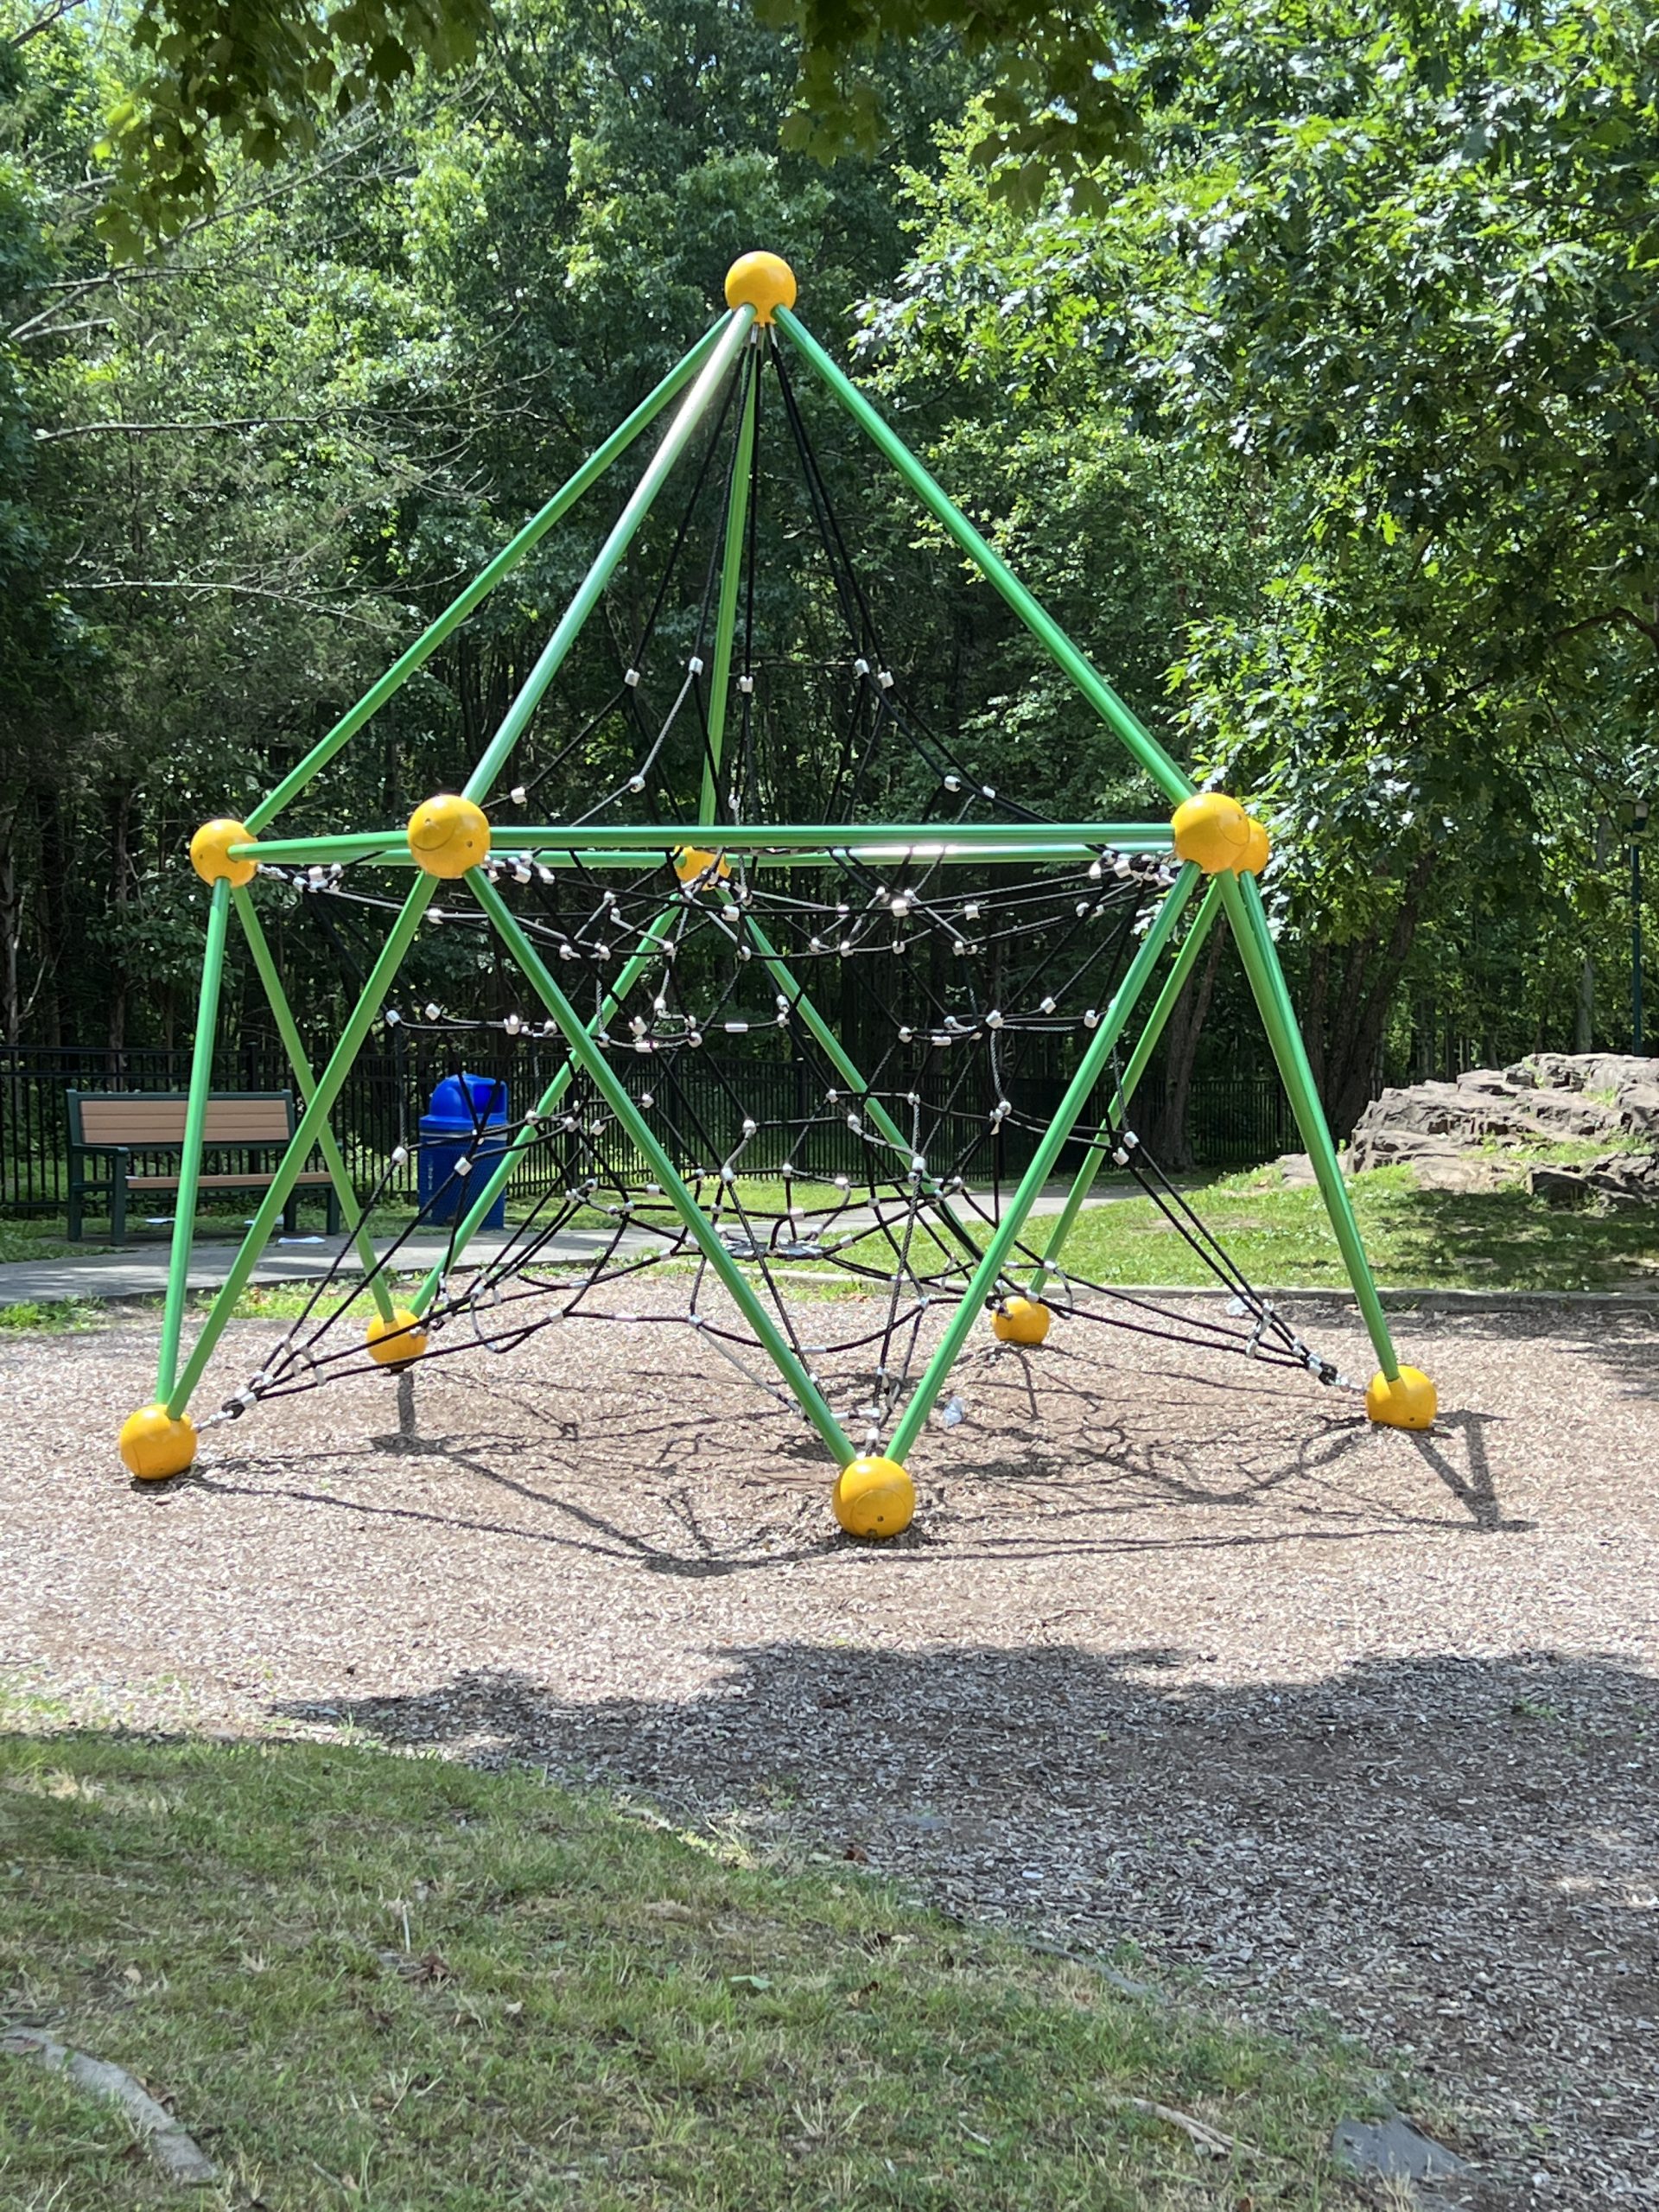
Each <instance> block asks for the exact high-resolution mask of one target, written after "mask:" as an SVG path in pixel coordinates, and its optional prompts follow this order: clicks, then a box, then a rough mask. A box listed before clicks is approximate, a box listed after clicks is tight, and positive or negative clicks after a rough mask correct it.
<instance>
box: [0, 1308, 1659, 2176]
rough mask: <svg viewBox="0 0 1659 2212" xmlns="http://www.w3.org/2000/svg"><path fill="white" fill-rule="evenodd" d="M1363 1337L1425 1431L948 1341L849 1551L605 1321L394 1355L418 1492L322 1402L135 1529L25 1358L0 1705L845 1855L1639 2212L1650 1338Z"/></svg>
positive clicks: (1449, 1326) (1095, 1339) (1654, 2137)
mask: <svg viewBox="0 0 1659 2212" xmlns="http://www.w3.org/2000/svg"><path fill="white" fill-rule="evenodd" d="M673 1296H674V1294H673V1292H672V1290H671V1288H669V1287H658V1290H657V1291H656V1292H654V1293H653V1294H652V1298H651V1299H649V1300H641V1301H640V1302H639V1306H638V1311H639V1313H641V1315H642V1316H643V1315H645V1314H648V1313H651V1312H652V1311H653V1310H655V1307H654V1306H653V1303H652V1301H653V1300H656V1301H658V1302H662V1303H666V1302H668V1301H670V1300H672V1298H673ZM829 1310H830V1309H826V1311H829ZM1195 1310H1197V1309H1195ZM1206 1310H1209V1311H1211V1312H1213V1308H1210V1309H1206ZM849 1311H855V1309H849V1307H848V1306H845V1305H844V1304H842V1305H838V1306H836V1307H834V1308H833V1314H834V1325H835V1326H836V1329H837V1330H839V1329H841V1328H842V1325H843V1324H844V1322H845V1320H846V1318H847V1316H848V1314H849ZM1306 1327H1307V1333H1308V1334H1309V1335H1310V1337H1311V1338H1313V1341H1314V1343H1315V1344H1318V1345H1319V1348H1320V1349H1322V1350H1325V1351H1329V1352H1331V1353H1332V1354H1333V1355H1334V1356H1335V1357H1338V1359H1339V1360H1341V1361H1342V1362H1343V1363H1344V1365H1346V1366H1347V1367H1348V1369H1349V1370H1350V1371H1351V1372H1354V1373H1359V1374H1363V1373H1365V1372H1368V1371H1369V1366H1370V1362H1369V1361H1368V1359H1367V1358H1366V1357H1365V1354H1364V1348H1363V1339H1362V1338H1361V1337H1360V1335H1359V1332H1357V1328H1356V1326H1355V1325H1354V1324H1353V1322H1352V1321H1351V1319H1345V1318H1342V1317H1332V1318H1330V1319H1325V1320H1323V1321H1318V1322H1309V1323H1308V1324H1307V1325H1306ZM276 1334H277V1332H276V1331H275V1330H274V1329H273V1328H272V1326H271V1325H270V1324H255V1323H246V1324H238V1325H236V1327H235V1328H233V1329H232V1332H230V1335H229V1337H228V1338H227V1340H226V1347H225V1349H224V1351H223V1352H222V1354H221V1357H220V1360H219V1367H218V1370H217V1374H218V1376H219V1378H220V1379H221V1380H222V1383H223V1384H224V1386H225V1387H226V1388H231V1387H234V1386H235V1385H236V1384H237V1383H239V1382H241V1381H242V1380H244V1379H245V1376H247V1375H248V1374H250V1373H251V1371H252V1370H253V1369H254V1368H255V1367H256V1366H257V1364H258V1362H259V1359H260V1357H261V1356H262V1354H263V1352H264V1350H265V1349H266V1348H267V1347H268V1346H269V1345H270V1344H271V1343H272V1342H274V1341H275V1338H276ZM1400 1335H1401V1339H1402V1354H1403V1356H1404V1357H1408V1358H1410V1359H1413V1360H1414V1361H1415V1362H1416V1363H1418V1364H1420V1365H1421V1366H1423V1367H1425V1368H1427V1370H1429V1371H1430V1372H1431V1373H1433V1375H1434V1376H1435V1377H1436V1379H1437V1381H1438V1382H1439V1383H1440V1395H1441V1403H1442V1407H1443V1408H1444V1409H1445V1410H1444V1412H1443V1414H1442V1416H1441V1419H1440V1423H1439V1425H1438V1426H1437V1427H1436V1429H1435V1431H1434V1432H1433V1434H1432V1435H1429V1436H1423V1437H1411V1436H1408V1435H1403V1434H1400V1433H1389V1432H1381V1431H1377V1430H1374V1429H1372V1428H1371V1427H1370V1426H1369V1424H1368V1423H1367V1422H1366V1421H1365V1419H1364V1417H1363V1412H1362V1411H1361V1410H1360V1408H1359V1403H1358V1401H1357V1398H1356V1397H1354V1396H1353V1395H1350V1394H1348V1393H1345V1392H1333V1391H1329V1390H1321V1389H1319V1387H1318V1386H1317V1385H1316V1384H1314V1383H1313V1382H1312V1381H1311V1380H1309V1379H1307V1378H1305V1377H1303V1376H1300V1374H1297V1373H1294V1372H1287V1371H1284V1370H1267V1369H1262V1368H1258V1367H1255V1366H1250V1365H1247V1364H1245V1363H1243V1362H1242V1361H1240V1360H1238V1359H1236V1358H1230V1357H1224V1356H1221V1355H1217V1354H1213V1353H1205V1352H1196V1351H1191V1350H1188V1349H1185V1348H1184V1347H1180V1346H1177V1345H1173V1344H1159V1343H1156V1342H1153V1341H1150V1340H1147V1339H1144V1338H1135V1337H1130V1336H1126V1335H1124V1334H1122V1332H1117V1331H1109V1330H1106V1329H1102V1328H1098V1327H1087V1326H1084V1325H1080V1324H1075V1323H1074V1324H1072V1325H1070V1326H1069V1327H1057V1329H1056V1331H1055V1333H1054V1337H1053V1338H1052V1339H1051V1344H1050V1345H1049V1346H1048V1347H1046V1348H1045V1349H1044V1351H1041V1352H1040V1353H1039V1354H1037V1355H1035V1356H1027V1355H1022V1354H1019V1353H1016V1352H1013V1351H1006V1352H1000V1353H995V1354H992V1353H990V1352H988V1351H987V1350H986V1349H985V1348H984V1347H983V1346H982V1347H981V1349H980V1350H979V1351H976V1354H975V1356H974V1357H973V1358H972V1359H971V1360H970V1361H969V1363H968V1364H967V1365H966V1366H965V1368H964V1369H963V1370H962V1372H961V1375H960V1377H959V1380H958V1383H957V1388H958V1389H960V1392H961V1395H962V1398H963V1402H964V1407H965V1417H964V1418H963V1420H962V1421H960V1422H959V1424H958V1425H957V1426H955V1427H950V1428H949V1429H946V1428H943V1427H938V1425H936V1426H935V1427H933V1428H932V1429H931V1430H930V1432H929V1433H928V1434H927V1436H926V1437H925V1440H924V1442H923V1444H922V1445H921V1446H918V1449H917V1451H916V1452H914V1453H913V1454H912V1471H913V1473H914V1474H915V1475H916V1477H917V1479H918V1490H919V1491H920V1497H921V1505H920V1510H919V1512H918V1519H917V1522H916V1525H915V1527H914V1529H912V1532H911V1534H910V1535H907V1536H906V1537H905V1538H903V1539H901V1540H899V1541H898V1542H895V1543H893V1544H890V1545H887V1546H885V1547H880V1548H869V1547H863V1546H858V1545H855V1544H852V1543H850V1542H849V1541H847V1540H845V1539H843V1538H842V1537H840V1536H839V1535H837V1533H836V1530H835V1529H834V1526H833V1522H831V1520H830V1517H829V1510H828V1504H827V1490H828V1475H829V1471H828V1469H827V1466H826V1463H825V1461H824V1459H823V1453H822V1451H821V1449H820V1447H819V1446H817V1441H816V1440H815V1439H814V1438H813V1437H812V1436H811V1435H810V1432H808V1431H807V1430H806V1429H805V1428H804V1426H803V1424H802V1423H801V1421H800V1420H799V1419H798V1416H796V1415H794V1414H792V1413H791V1411H790V1410H789V1409H787V1408H783V1407H780V1406H779V1405H777V1404H775V1403H773V1402H772V1401H771V1400H769V1399H768V1398H766V1396H764V1395H761V1394H760V1392H758V1391H757V1390H756V1389H754V1388H753V1385H752V1384H751V1383H748V1382H747V1381H746V1380H745V1379H744V1377H743V1376H741V1375H739V1374H737V1373H736V1372H734V1370H733V1369H732V1368H730V1367H729V1366H728V1364H727V1363H725V1362H724V1361H723V1360H721V1359H718V1358H716V1357H714V1356H713V1355H712V1354H711V1353H710V1352H709V1351H708V1349H707V1348H706V1347H700V1346H699V1344H698V1343H697V1341H696V1338H695V1337H694V1335H693V1333H692V1332H690V1331H689V1330H685V1329H683V1328H680V1327H675V1326H665V1325H658V1324H655V1323H653V1322H652V1320H650V1319H645V1318H641V1319H635V1320H632V1321H618V1322H615V1323H613V1324H612V1325H600V1324H598V1323H596V1322H571V1323H569V1324H566V1325H562V1326H560V1327H556V1328H550V1329H548V1330H545V1331H543V1332H541V1333H540V1334H539V1335H537V1336H536V1337H535V1338H532V1339H531V1341H530V1342H528V1343H527V1344H524V1345H523V1346H522V1347H521V1348H520V1349H519V1350H518V1351H515V1352H513V1353H512V1355H511V1356H509V1357H498V1356H493V1355H492V1354H491V1353H490V1352H489V1351H485V1350H480V1351H475V1352H474V1354H472V1356H470V1357H449V1358H443V1359H437V1360H433V1361H430V1362H429V1363H428V1365H427V1366H426V1368H425V1369H423V1370H422V1371H421V1372H420V1374H419V1376H418V1379H417V1381H416V1386H415V1395H416V1434H417V1437H418V1443H417V1445H416V1447H415V1448H412V1449H411V1448H408V1446H407V1444H406V1443H405V1446H404V1448H401V1449H399V1448H396V1447H397V1441H398V1440H397V1434H396V1430H397V1383H396V1382H395V1381H394V1380H393V1379H392V1378H391V1377H390V1376H386V1375H384V1374H380V1373H375V1374H372V1375H363V1376H349V1377H347V1378H346V1379H344V1380H342V1381H340V1383H337V1384H336V1385H335V1386H334V1387H332V1388H329V1389H324V1390H316V1391H312V1392H309V1393H307V1394H304V1395H298V1396H295V1397H290V1398H286V1399H283V1400H280V1401H276V1402H271V1403H269V1404H267V1405H264V1406H261V1407H259V1408H257V1409H256V1410H255V1411H254V1412H252V1413H251V1414H249V1415H248V1416H247V1417H246V1418H245V1420H243V1421H239V1422H237V1423H235V1424H229V1423H227V1424H224V1425H221V1426H219V1427H213V1429H212V1430H210V1431H209V1432H208V1433H207V1436H206V1438H205V1440H204V1445H203V1451H202V1456H201V1460H200V1464H199V1466H198V1469H197V1471H195V1472H194V1474H193V1475H192V1476H191V1477H189V1478H186V1479H185V1480H182V1481H181V1482H177V1483H175V1484H168V1485H162V1486H159V1487H156V1488H146V1489H141V1488H139V1487H137V1486H133V1485H129V1484H127V1483H126V1481H125V1478H124V1476H123V1474H122V1472H121V1471H120V1469H119V1467H118V1463H117V1462H116V1460H115V1455H114V1452H113V1435H114V1431H115V1427H116V1426H117V1424H118V1421H119V1419H120V1417H121V1416H122V1414H124V1413H125V1412H126V1411H127V1410H128V1409H129V1408H131V1407H132V1406H133V1405H135V1404H137V1403H139V1402H142V1401H143V1399H144V1398H146V1397H147V1396H148V1395H149V1382H150V1374H149V1369H150V1364H151V1362H152V1361H153V1357H154V1344H155V1332H154V1328H153V1325H149V1324H146V1325H143V1326H137V1325H135V1326H121V1327H117V1328H112V1329H111V1330H110V1331H108V1332H105V1333H102V1334H99V1335H95V1336H90V1337H80V1338H64V1337H58V1338H53V1337H39V1338H33V1337H23V1338H14V1339H11V1340H10V1341H9V1342H7V1343H6V1344H5V1345H4V1347H3V1349H0V1376H3V1378H4V1382H3V1387H4V1389H5V1392H6V1396H7V1400H8V1402H9V1408H10V1433H11V1435H12V1440H13V1448H12V1450H11V1452H10V1454H9V1455H8V1458H7V1460H6V1463H5V1465H4V1468H3V1471H0V1551H3V1560H4V1564H3V1569H0V1573H3V1584H0V1587H3V1591H4V1595H5V1603H4V1606H3V1613H0V1660H3V1662H4V1663H6V1664H7V1665H9V1666H10V1667H12V1668H14V1669H22V1670H24V1672H25V1674H26V1675H29V1676H31V1677H32V1678H33V1679H35V1681H38V1682H39V1683H40V1684H41V1686H42V1687H43V1688H50V1689H51V1690H52V1691H53V1692H54V1694H58V1695H60V1696H62V1697H64V1698H66V1699H67V1700H68V1701H69V1703H70V1704H71V1707H72V1708H73V1710H74V1711H75V1712H76V1713H78V1714H79V1715H81V1716H83V1717H85V1718H86V1719H88V1720H89V1721H92V1722H102V1723H108V1722H109V1721H111V1719H118V1720H121V1721H124V1722H126V1723H129V1724H131V1725H138V1726H180V1725H189V1726H208V1727H219V1728H232V1729H236V1730H246V1729H255V1728H264V1729H272V1728H280V1729H286V1730H289V1731H292V1730H296V1729H299V1730H302V1731H305V1732H317V1731H327V1730H330V1729H334V1728H337V1727H340V1726H354V1727H356V1728H358V1729H359V1730H362V1731H365V1732H368V1733H369V1734H370V1735H371V1736H372V1737H374V1738H379V1739H382V1740H385V1741H386V1742H389V1743H391V1744H395V1745H416V1746H423V1747H433V1748H437V1749H441V1750H444V1751H452V1752H454V1753H455V1754H457V1755H461V1756H465V1757H468V1758H484V1759H505V1758H512V1759H525V1760H531V1761H534V1762H536V1763H537V1764H545V1765H546V1766H548V1767H549V1768H550V1770H552V1771H553V1772H554V1773H555V1774H556V1775H557V1776H562V1777H566V1778H569V1779H571V1780H574V1781H575V1782H577V1783H596V1784H601V1785H603V1786H605V1787H606V1788H607V1789H619V1788H620V1789H623V1790H624V1791H626V1792H628V1793H630V1794H632V1795H633V1796H636V1797H639V1798H640V1799H643V1800H646V1801H649V1802H651V1803H652V1804H654V1805H657V1806H659V1807H661V1808H664V1809H665V1810H666V1811H668V1812H669V1813H670V1814H671V1815H673V1817H675V1818H676V1819H677V1820H678V1821H685V1822H689V1823H694V1824H696V1825H697V1826H699V1827H703V1828H714V1829H716V1830H720V1831H722V1832H725V1833H729V1834H741V1836H743V1837H744V1838H746V1839H747V1841H748V1842H749V1843H750V1845H751V1846H752V1847H753V1848H755V1849H756V1850H758V1851H760V1852H762V1853H765V1852H766V1851H768V1850H772V1849H776V1850H777V1851H779V1853H783V1854H785V1855H787V1854H791V1853H793V1854H798V1853H801V1852H803V1851H806V1852H821V1853H825V1854H827V1855H829V1856H830V1857H832V1858H835V1859H853V1860H854V1861H855V1862H857V1863H860V1864H868V1866H871V1867H872V1868H874V1869H875V1870H877V1871H879V1872H884V1873H888V1874H891V1875H893V1876H895V1877H897V1878H899V1879H900V1880H902V1881H904V1882H906V1883H907V1884H909V1885H911V1886H912V1887H913V1888H914V1889H916V1890H917V1891H920V1892H921V1893H923V1894H925V1895H926V1896H928V1897H931V1898H932V1899H933V1900H934V1901H936V1902H938V1903H939V1904H943V1905H944V1907H945V1908H946V1909H948V1910H952V1911H955V1912H957V1913H960V1914H963V1915H973V1916H982V1917H989V1918H993V1919H998V1920H1003V1921H1006V1922H1007V1923H1012V1924H1014V1925H1017V1926H1020V1927H1022V1928H1026V1929H1033V1930H1035V1931H1037V1932H1039V1934H1040V1935H1042V1936H1046V1938H1048V1939H1050V1940H1052V1941H1058V1942H1061V1943H1064V1944H1065V1945H1066V1946H1067V1947H1069V1948H1093V1949H1103V1950H1105V1951H1108V1952H1112V1953H1114V1955H1116V1957H1117V1959H1118V1963H1119V1965H1120V1966H1121V1967H1125V1969H1126V1970H1127V1971H1128V1972H1130V1973H1133V1974H1145V1975H1147V1976H1148V1977H1149V1978H1151V1979H1152V1980H1155V1981H1160V1982H1163V1983H1166V1984H1170V1983H1179V1982H1180V1981H1181V1980H1183V1978H1184V1977H1191V1978H1192V1986H1194V1987H1195V1988H1197V1987H1198V1986H1199V1985H1200V1984H1201V1985H1202V1986H1203V1987H1205V1988H1206V1989H1208V1990H1209V1991H1210V1992H1211V1993H1215V1992H1219V1993H1222V1995H1223V1996H1224V1999H1225V2001H1226V2002H1227V2003H1228V2004H1229V2005H1230V2007H1231V2008H1232V2009H1234V2010H1235V2011H1236V2012H1240V2013H1243V2015H1245V2016H1247V2017H1248V2018H1249V2019H1251V2020H1252V2021H1254V2022H1256V2023H1258V2024H1266V2025H1269V2026H1272V2027H1274V2028H1279V2029H1283V2030H1285V2031H1288V2032H1291V2033H1305V2032H1306V2031H1308V2028H1309V2025H1310V2023H1311V2022H1312V2023H1316V2024H1317V2023H1324V2024H1326V2025H1327V2026H1329V2025H1331V2024H1334V2025H1335V2026H1336V2027H1337V2028H1339V2029H1340V2030H1342V2031H1346V2032H1349V2033H1351V2034H1352V2035H1354V2036H1356V2037H1360V2038H1362V2039H1363V2042H1364V2043H1365V2044H1367V2045H1368V2046H1369V2047H1370V2049H1371V2050H1373V2051H1375V2052H1376V2053H1378V2054H1379V2055H1381V2056H1383V2057H1385V2058H1389V2059H1393V2060H1396V2061H1398V2062H1400V2063H1402V2064H1403V2065H1404V2066H1405V2067H1406V2069H1408V2072H1409V2073H1410V2075H1412V2076H1413V2077H1414V2085H1415V2086H1414V2100H1415V2105H1416V2109H1417V2110H1418V2111H1419V2113H1421V2114H1423V2115H1424V2116H1426V2119H1427V2121H1428V2122H1429V2123H1430V2124H1432V2125H1433V2126H1436V2127H1437V2128H1438V2129H1439V2131H1440V2133H1443V2134H1444V2135H1445V2137H1446V2139H1447V2140H1449V2141H1450V2142H1451V2143H1452V2146H1453V2147H1454V2148H1455V2149H1457V2150H1458V2151H1459V2152H1462V2153H1463V2154H1464V2155H1465V2156H1466V2157H1469V2158H1473V2159H1474V2160H1476V2161H1477V2162H1478V2164H1480V2166H1481V2167H1482V2169H1483V2171H1484V2173H1485V2174H1486V2175H1487V2177H1489V2180H1488V2186H1489V2190H1497V2196H1492V2197H1491V2198H1490V2199H1489V2201H1491V2202H1503V2203H1506V2204H1507V2203H1513V2204H1522V2203H1526V2204H1537V2205H1541V2206H1547V2205H1566V2204H1573V2205H1605V2204H1624V2203H1629V2204H1659V2118H1656V2109H1655V2084H1656V2078H1659V2066H1656V2060H1655V2052H1656V2049H1659V1980H1656V1974H1659V1762H1656V1756H1655V1754H1656V1746H1659V1665H1656V1662H1659V1560H1656V1550H1655V1541H1654V1540H1655V1536H1656V1532H1659V1481H1656V1477H1659V1326H1656V1325H1655V1323H1654V1322H1653V1321H1652V1320H1651V1319H1642V1318H1640V1317H1639V1316H1637V1315H1629V1316H1624V1317H1615V1318H1611V1319H1610V1318H1608V1317H1607V1316H1606V1315H1605V1313H1582V1314H1568V1313H1565V1312H1562V1313H1554V1314H1550V1313H1543V1314H1539V1313H1536V1312H1529V1313H1516V1314H1515V1315H1513V1316H1510V1315H1505V1314H1491V1313H1486V1314H1480V1315H1471V1316H1462V1317H1458V1318H1455V1319H1446V1318H1440V1319H1433V1320H1429V1319H1418V1320H1415V1321H1412V1320H1405V1321H1402V1324H1401V1328H1400ZM450 1341H454V1339H453V1338H451V1339H450ZM212 1402H213V1399H212V1398H211V1397H209V1398H208V1399H207V1400H206V1401H205V1403H207V1404H211V1403H212ZM1136 1961H1139V1963H1136Z"/></svg>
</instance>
